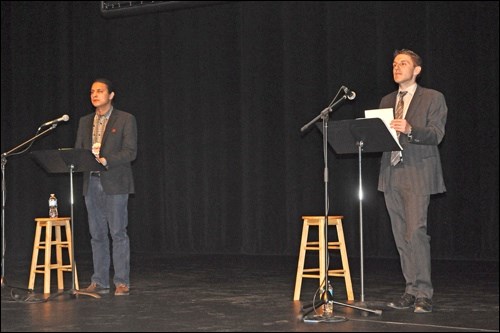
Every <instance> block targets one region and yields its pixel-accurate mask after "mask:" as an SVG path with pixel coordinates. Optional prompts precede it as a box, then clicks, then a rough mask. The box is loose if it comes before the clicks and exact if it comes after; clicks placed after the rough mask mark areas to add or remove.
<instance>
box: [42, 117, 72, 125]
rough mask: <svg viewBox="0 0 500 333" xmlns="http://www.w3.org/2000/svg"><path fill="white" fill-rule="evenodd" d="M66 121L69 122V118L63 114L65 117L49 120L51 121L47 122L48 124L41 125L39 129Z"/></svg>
mask: <svg viewBox="0 0 500 333" xmlns="http://www.w3.org/2000/svg"><path fill="white" fill-rule="evenodd" d="M68 120H69V116H68V115H67V114H65V115H63V116H62V117H60V118H57V119H54V120H51V121H48V122H46V123H44V124H42V125H41V126H40V127H43V126H49V125H52V124H57V123H60V122H61V121H68Z"/></svg>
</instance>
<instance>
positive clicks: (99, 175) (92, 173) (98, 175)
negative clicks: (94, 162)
mask: <svg viewBox="0 0 500 333" xmlns="http://www.w3.org/2000/svg"><path fill="white" fill-rule="evenodd" d="M90 175H91V176H94V177H101V173H100V172H99V171H94V172H91V173H90Z"/></svg>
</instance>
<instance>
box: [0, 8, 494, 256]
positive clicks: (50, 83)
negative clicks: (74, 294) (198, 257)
mask: <svg viewBox="0 0 500 333" xmlns="http://www.w3.org/2000/svg"><path fill="white" fill-rule="evenodd" d="M1 6H2V37H1V38H2V39H1V43H2V50H1V52H2V53H1V63H2V109H1V121H2V123H1V129H2V133H1V138H2V143H1V151H2V153H4V152H8V151H9V150H11V149H12V148H14V147H16V146H17V145H19V144H21V143H23V142H25V141H26V140H28V139H30V138H31V137H32V136H33V135H34V134H35V132H36V129H37V128H38V127H39V126H40V124H42V123H44V122H46V121H48V120H51V119H55V118H58V117H60V116H61V115H63V114H68V115H69V116H70V120H69V121H68V122H67V123H63V124H60V125H59V126H58V127H57V128H56V129H55V130H53V131H51V132H50V133H48V134H46V135H44V136H43V137H41V138H39V139H37V140H35V142H34V143H33V145H32V146H31V147H29V150H28V151H27V152H25V153H22V154H19V155H10V156H8V158H6V159H5V162H6V163H5V164H4V171H5V172H4V174H5V188H6V191H5V193H6V205H5V210H4V212H5V238H6V249H7V250H6V255H5V257H6V259H7V260H12V261H18V260H29V259H30V255H31V251H32V244H33V243H32V242H33V236H34V218H35V217H41V216H47V214H48V203H47V200H48V197H49V194H50V193H56V195H57V196H58V198H59V212H60V214H61V215H65V216H69V214H70V207H71V203H70V200H69V199H70V190H69V189H70V181H69V175H68V174H48V173H46V172H45V171H44V170H43V169H42V168H40V167H39V166H38V165H37V164H36V163H35V162H34V161H33V159H32V157H31V155H30V154H29V152H30V151H34V150H41V149H57V148H63V147H72V146H73V144H74V140H75V135H76V129H77V125H78V119H79V118H80V117H81V116H83V115H85V114H87V113H90V112H92V106H91V104H90V100H89V89H90V85H91V83H92V80H93V79H94V78H97V77H106V78H109V79H111V80H112V81H113V82H114V83H115V85H116V87H117V94H116V98H115V102H116V104H115V106H116V107H117V108H119V109H122V110H125V111H128V112H131V113H133V114H134V115H136V117H137V121H138V129H139V154H138V158H137V160H136V161H135V162H134V164H133V168H134V173H135V180H136V189H137V192H136V194H135V195H133V196H132V197H131V199H130V202H129V214H130V223H129V231H130V238H131V246H132V252H133V254H137V255H140V254H158V255H167V254H184V253H202V254H216V253H223V254H258V255H267V254H269V255H292V256H294V255H296V254H297V253H298V247H299V242H300V234H301V227H302V221H301V216H302V215H307V214H309V215H323V214H324V206H325V205H324V189H325V186H324V184H325V183H324V176H323V174H324V167H325V163H324V159H323V143H322V136H321V132H320V131H319V130H318V129H317V128H316V127H313V128H311V129H310V130H308V131H306V132H305V133H302V132H301V131H300V129H301V127H302V126H304V125H305V124H306V123H308V122H309V121H310V120H312V119H314V118H315V117H316V116H317V115H318V114H319V112H320V111H321V110H323V109H324V108H325V107H326V106H327V105H328V104H329V102H330V100H331V99H332V98H333V96H334V95H335V94H336V92H337V91H338V89H339V88H340V86H342V85H345V86H347V87H349V88H351V89H353V90H354V91H355V92H356V94H357V97H356V99H355V100H353V101H347V102H345V103H342V104H341V105H339V106H338V107H337V108H336V109H335V110H334V111H333V112H332V113H331V115H330V120H331V121H335V120H343V119H354V118H357V117H362V116H363V114H364V110H367V109H375V108H377V107H378V103H379V101H380V98H381V97H382V96H384V95H385V94H387V93H389V92H391V91H394V90H395V89H396V88H397V87H396V86H395V84H394V82H393V81H392V72H391V70H392V69H391V68H392V54H393V52H394V50H395V49H400V48H409V49H413V50H414V51H416V52H417V53H419V54H420V55H421V56H422V58H423V61H424V64H423V74H422V78H421V81H420V82H419V83H420V84H421V85H423V86H426V87H429V88H434V89H437V90H439V91H441V92H443V93H444V95H445V96H446V99H447V104H448V108H449V115H448V123H447V126H446V130H447V132H446V136H445V139H444V142H443V143H442V144H441V146H440V149H441V154H442V161H443V168H444V173H445V181H446V186H447V192H446V193H445V194H442V195H437V196H435V197H433V198H432V200H431V205H430V210H429V223H428V224H429V234H430V235H431V237H432V255H433V258H435V259H453V260H461V259H466V260H494V261H498V123H499V119H498V113H499V108H498V72H499V71H498V2H490V1H478V2H468V1H466V2H440V1H438V2H434V1H433V2H427V1H404V2H394V1H387V2H385V1H373V2H356V1H355V2H309V1H308V2H300V1H290V2H288V1H283V2H246V1H244V2H231V3H219V4H214V5H209V6H204V7H191V8H185V9H183V8H179V9H176V10H171V11H160V12H154V13H144V14H140V15H129V16H124V17H113V18H107V17H104V16H102V15H101V14H100V8H99V6H100V2H98V1H87V2H84V1H78V2H67V1H57V2H51V1H47V2H45V1H44V2H24V1H13V2H10V1H3V2H2V5H1ZM26 147H27V146H26ZM328 150H329V153H328V167H329V169H328V173H329V182H328V188H329V203H330V208H329V211H330V213H331V214H335V215H343V216H344V232H345V236H346V240H347V247H348V253H349V255H350V256H359V253H360V243H359V242H360V241H359V238H360V237H359V229H360V226H359V220H360V218H359V204H360V203H359V199H358V189H359V183H358V156H357V155H355V154H354V155H352V154H347V155H339V154H336V153H335V152H334V151H333V149H332V148H331V147H329V148H328ZM19 151H20V150H19ZM379 158H380V154H378V153H372V154H364V156H363V192H364V199H363V227H364V233H363V235H364V244H363V246H364V251H365V252H364V253H365V256H367V257H396V256H397V253H396V250H395V246H394V243H393V239H392V234H391V228H390V222H389V219H388V215H387V212H386V209H385V205H384V199H383V195H382V193H380V192H377V190H376V187H377V186H376V184H377V177H378V168H379ZM74 178H75V182H74V183H75V190H74V192H75V193H74V195H75V202H74V212H75V214H74V229H75V230H74V232H75V251H76V254H77V255H78V254H79V253H88V252H90V241H89V234H88V227H87V222H86V210H85V205H84V200H83V196H82V188H81V174H75V177H74Z"/></svg>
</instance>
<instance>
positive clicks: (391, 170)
mask: <svg viewBox="0 0 500 333" xmlns="http://www.w3.org/2000/svg"><path fill="white" fill-rule="evenodd" d="M392 71H393V78H394V81H395V82H396V83H397V84H398V85H399V89H398V91H394V92H392V93H390V94H388V95H386V96H384V97H383V98H382V100H381V102H380V108H394V110H396V111H397V109H398V106H400V107H399V109H400V110H402V115H401V117H400V119H394V120H393V121H392V122H391V127H392V128H394V129H395V130H396V131H397V133H398V136H399V142H400V144H401V146H402V148H403V150H402V151H401V152H384V153H383V155H382V159H381V166H380V174H379V182H378V190H379V191H382V192H384V197H385V202H386V207H387V211H388V212H389V216H390V219H391V226H392V232H393V235H394V239H395V243H396V247H397V249H398V252H399V256H400V260H401V269H402V271H403V275H404V278H405V281H406V288H405V292H404V294H403V295H402V296H401V297H400V298H398V299H397V300H395V301H394V302H391V303H389V304H388V306H390V307H392V308H395V309H407V308H412V307H414V312H416V313H427V312H432V296H433V292H434V289H433V286H432V282H431V249H430V236H429V235H428V234H427V210H428V207H429V201H430V195H431V194H436V193H442V192H445V191H446V188H445V184H444V180H443V172H442V168H441V159H440V156H439V150H438V145H439V143H440V142H441V140H442V139H443V137H444V134H445V125H446V117H447V113H448V108H447V106H446V101H445V98H444V96H443V94H442V93H440V92H438V91H436V90H432V89H427V88H424V87H421V86H420V85H418V84H417V82H416V80H417V77H418V76H419V75H420V73H421V71H422V60H421V58H420V57H419V56H418V55H417V54H416V53H415V52H413V51H410V50H405V49H403V50H397V51H396V52H395V53H394V60H393V70H392ZM401 92H402V93H401ZM400 100H401V101H400ZM396 113H397V112H396ZM395 118H398V117H397V116H396V115H395Z"/></svg>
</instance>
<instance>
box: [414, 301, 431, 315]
mask: <svg viewBox="0 0 500 333" xmlns="http://www.w3.org/2000/svg"><path fill="white" fill-rule="evenodd" d="M414 312H415V313H429V312H432V300H431V299H430V298H425V297H419V298H417V300H416V301H415V311H414Z"/></svg>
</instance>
